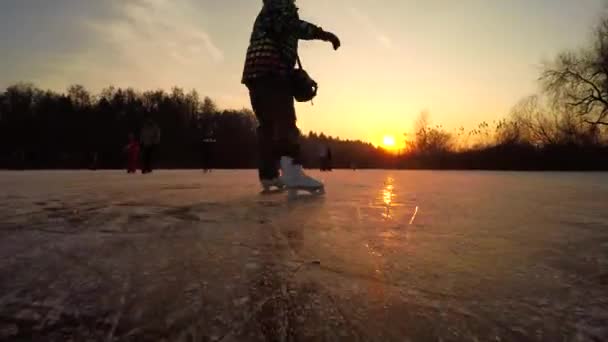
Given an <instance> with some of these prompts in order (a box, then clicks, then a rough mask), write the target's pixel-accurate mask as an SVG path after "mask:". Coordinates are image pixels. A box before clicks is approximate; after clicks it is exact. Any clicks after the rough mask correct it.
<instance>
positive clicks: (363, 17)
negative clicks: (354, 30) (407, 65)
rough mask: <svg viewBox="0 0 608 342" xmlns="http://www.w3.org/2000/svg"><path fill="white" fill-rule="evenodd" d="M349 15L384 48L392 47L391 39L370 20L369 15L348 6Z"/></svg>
mask: <svg viewBox="0 0 608 342" xmlns="http://www.w3.org/2000/svg"><path fill="white" fill-rule="evenodd" d="M348 9H349V12H350V15H351V16H352V17H353V19H355V20H356V21H357V22H358V23H359V24H360V25H362V27H363V28H365V29H366V30H367V31H368V32H369V33H370V34H371V35H373V36H374V38H375V39H376V41H378V43H380V44H381V45H382V46H384V47H385V48H392V47H393V40H392V39H391V38H390V37H389V36H388V35H387V34H385V33H384V32H383V31H382V30H380V28H379V27H378V26H377V25H376V24H375V23H374V22H373V21H372V19H371V18H370V16H369V15H367V14H365V13H363V12H362V11H360V10H359V9H358V8H356V7H353V6H349V8H348Z"/></svg>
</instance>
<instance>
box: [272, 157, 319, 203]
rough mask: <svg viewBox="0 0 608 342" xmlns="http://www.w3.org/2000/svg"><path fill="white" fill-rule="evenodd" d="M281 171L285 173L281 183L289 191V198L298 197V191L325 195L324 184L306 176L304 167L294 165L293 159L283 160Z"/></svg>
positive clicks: (285, 158)
mask: <svg viewBox="0 0 608 342" xmlns="http://www.w3.org/2000/svg"><path fill="white" fill-rule="evenodd" d="M281 170H282V171H283V175H282V176H281V181H282V183H283V184H285V186H286V187H287V190H288V191H289V198H295V197H297V195H298V191H307V192H309V193H310V194H312V195H322V194H324V193H325V186H324V185H323V183H321V182H320V181H318V180H316V179H314V178H312V177H310V176H308V175H306V174H305V173H304V170H302V165H294V163H293V158H290V157H283V158H281Z"/></svg>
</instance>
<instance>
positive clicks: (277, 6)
mask: <svg viewBox="0 0 608 342" xmlns="http://www.w3.org/2000/svg"><path fill="white" fill-rule="evenodd" d="M300 39H303V40H323V41H330V42H331V43H332V44H333V47H334V49H338V48H339V47H340V40H339V39H338V37H336V35H334V34H333V33H329V32H326V31H324V30H322V29H321V28H320V27H317V26H315V25H313V24H311V23H308V22H306V21H303V20H300V18H299V15H298V8H297V7H296V5H295V1H294V0H264V5H263V7H262V10H261V12H260V14H259V15H258V17H257V19H256V21H255V24H254V28H253V33H252V35H251V39H250V45H249V48H248V50H247V59H246V61H245V68H244V71H243V79H242V83H243V84H245V85H246V86H247V88H248V89H249V95H250V98H251V106H252V107H253V111H254V112H255V115H256V117H257V119H258V122H259V127H258V130H257V135H258V145H259V157H260V161H259V165H258V168H259V178H260V181H261V183H262V186H263V188H264V190H269V189H270V188H271V187H273V186H276V187H279V188H281V187H283V186H284V185H286V186H287V187H288V188H292V189H298V188H304V189H306V188H309V189H315V188H322V187H323V184H322V183H321V182H319V181H317V180H315V179H313V178H311V177H309V176H307V175H305V174H304V172H303V171H302V165H301V160H300V145H299V142H298V138H299V135H300V131H299V130H298V127H297V126H296V112H295V107H294V93H293V91H292V85H291V75H292V73H293V70H294V67H295V65H296V60H297V55H298V40H300ZM279 160H280V168H281V171H282V172H283V177H281V178H280V179H279V170H278V169H277V164H279Z"/></svg>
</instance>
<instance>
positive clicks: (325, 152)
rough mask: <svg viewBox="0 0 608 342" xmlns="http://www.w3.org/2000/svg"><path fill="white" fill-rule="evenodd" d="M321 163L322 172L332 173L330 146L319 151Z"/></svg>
mask: <svg viewBox="0 0 608 342" xmlns="http://www.w3.org/2000/svg"><path fill="white" fill-rule="evenodd" d="M319 162H320V164H321V171H331V170H332V166H331V149H330V148H329V146H328V145H323V146H321V150H320V151H319Z"/></svg>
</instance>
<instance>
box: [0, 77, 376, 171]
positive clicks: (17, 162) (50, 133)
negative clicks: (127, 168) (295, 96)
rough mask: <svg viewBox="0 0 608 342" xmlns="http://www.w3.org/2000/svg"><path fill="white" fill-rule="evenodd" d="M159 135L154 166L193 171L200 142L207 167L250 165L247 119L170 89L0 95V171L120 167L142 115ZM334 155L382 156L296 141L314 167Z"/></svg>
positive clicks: (17, 89) (19, 90)
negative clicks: (323, 153) (324, 149)
mask: <svg viewBox="0 0 608 342" xmlns="http://www.w3.org/2000/svg"><path fill="white" fill-rule="evenodd" d="M148 117H149V118H152V119H153V120H154V121H156V122H157V124H158V125H159V126H160V128H161V130H162V139H161V146H160V151H159V156H158V166H159V167H163V168H197V167H199V166H200V164H201V150H202V145H201V144H203V143H204V140H205V139H211V140H213V141H214V142H213V143H212V146H211V147H210V151H211V156H210V162H211V166H212V167H214V168H254V167H256V165H257V148H256V128H257V122H256V119H255V116H254V114H253V113H252V112H251V111H250V110H248V109H241V110H222V109H219V108H218V107H217V105H216V104H215V103H214V101H213V100H211V99H210V98H208V97H205V98H202V99H201V97H200V96H199V94H198V93H197V92H196V91H194V90H192V91H190V92H185V91H184V90H183V89H180V88H173V89H172V90H171V91H170V92H165V91H163V90H155V91H145V92H138V91H136V90H134V89H130V88H128V89H122V88H114V87H109V88H106V89H104V90H102V91H101V92H100V93H99V94H92V93H91V92H89V91H88V90H87V89H85V88H84V87H83V86H80V85H74V86H71V87H69V89H68V90H67V92H65V93H58V92H54V91H50V90H42V89H39V88H37V87H35V86H34V85H32V84H16V85H13V86H10V87H8V88H6V90H5V91H4V92H2V93H0V167H1V168H9V169H15V168H16V169H59V168H89V167H95V168H122V167H123V166H124V165H125V158H126V157H125V155H124V154H123V148H124V146H125V145H126V143H127V139H128V135H129V134H131V133H132V134H135V135H136V136H137V135H138V134H139V131H140V129H141V126H142V124H143V122H144V120H145V119H146V118H148ZM322 144H327V145H329V146H330V148H332V150H334V151H335V155H336V158H335V160H334V162H335V165H336V167H349V166H350V165H351V164H352V165H358V166H359V167H367V168H369V167H378V166H383V165H384V166H386V165H385V163H386V161H387V159H388V154H387V153H386V152H384V151H382V150H380V149H378V148H376V147H374V146H372V145H371V144H369V143H365V142H362V141H349V140H341V139H339V138H334V137H330V136H326V135H324V134H322V133H321V134H317V133H314V132H310V133H308V134H305V135H303V137H302V150H303V154H304V159H305V162H306V163H307V164H308V165H309V166H311V167H317V165H318V160H317V157H316V156H317V155H318V151H319V147H320V146H321V145H322Z"/></svg>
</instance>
